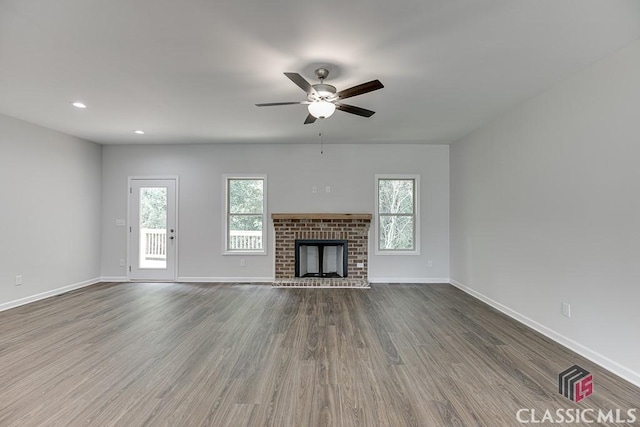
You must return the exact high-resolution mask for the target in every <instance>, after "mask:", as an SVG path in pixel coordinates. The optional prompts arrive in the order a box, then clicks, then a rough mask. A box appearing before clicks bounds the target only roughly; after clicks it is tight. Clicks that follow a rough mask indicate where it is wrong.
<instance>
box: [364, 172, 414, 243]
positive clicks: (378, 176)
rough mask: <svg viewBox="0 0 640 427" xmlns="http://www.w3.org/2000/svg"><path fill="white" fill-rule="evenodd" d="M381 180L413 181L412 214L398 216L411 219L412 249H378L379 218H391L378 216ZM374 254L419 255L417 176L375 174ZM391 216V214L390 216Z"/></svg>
mask: <svg viewBox="0 0 640 427" xmlns="http://www.w3.org/2000/svg"><path fill="white" fill-rule="evenodd" d="M381 180H389V181H393V180H413V214H400V215H398V216H412V217H413V225H414V226H413V248H412V249H382V248H380V217H381V216H391V215H389V214H382V215H381V214H380V181H381ZM374 212H375V221H374V222H375V238H374V240H375V242H374V245H375V254H376V255H420V175H419V174H376V175H375V209H374ZM392 215H393V214H392Z"/></svg>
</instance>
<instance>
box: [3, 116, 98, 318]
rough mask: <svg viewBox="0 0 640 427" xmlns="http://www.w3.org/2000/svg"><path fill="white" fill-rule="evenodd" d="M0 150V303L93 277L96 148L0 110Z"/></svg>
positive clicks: (6, 304) (95, 275) (95, 258)
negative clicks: (20, 281)
mask: <svg viewBox="0 0 640 427" xmlns="http://www.w3.org/2000/svg"><path fill="white" fill-rule="evenodd" d="M0 153H1V155H0V182H2V185H1V186H0V200H2V209H0V224H2V231H1V234H2V245H0V309H2V308H8V307H11V306H13V305H16V304H19V303H23V302H28V301H31V300H33V299H37V298H39V297H43V296H48V295H50V294H52V293H56V290H60V289H61V288H65V289H69V288H72V287H74V286H79V285H82V284H86V283H90V282H93V281H97V280H98V278H99V277H100V223H101V221H100V216H101V167H102V162H101V148H100V146H99V145H96V144H93V143H91V142H87V141H84V140H81V139H78V138H74V137H71V136H68V135H65V134H62V133H59V132H55V131H52V130H49V129H45V128H42V127H39V126H35V125H32V124H29V123H27V122H23V121H20V120H17V119H13V118H9V117H6V116H1V115H0ZM17 275H22V276H23V284H22V285H21V286H15V285H14V284H15V277H16V276H17Z"/></svg>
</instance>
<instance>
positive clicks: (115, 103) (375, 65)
mask: <svg viewBox="0 0 640 427" xmlns="http://www.w3.org/2000/svg"><path fill="white" fill-rule="evenodd" d="M638 38H640V1H638V0H395V1H389V0H324V1H318V0H271V1H261V0H215V1H213V0H180V1H176V0H109V1H104V0H56V1H51V0H0V113H2V114H6V115H9V116H13V117H17V118H20V119H23V120H26V121H29V122H32V123H36V124H39V125H42V126H46V127H49V128H52V129H56V130H60V131H62V132H66V133H68V134H71V135H76V136H79V137H82V138H85V139H88V140H91V141H95V142H98V143H104V144H120V143H207V142H292V143H308V142H317V140H318V132H319V131H320V130H322V131H323V134H324V138H325V142H387V141H398V142H419V143H449V142H453V141H455V140H457V139H459V138H461V137H463V136H464V135H466V134H468V133H469V132H471V131H473V130H474V129H477V128H478V127H480V126H482V125H484V124H486V123H487V122H489V121H491V120H493V119H494V118H496V117H498V116H500V115H502V114H504V113H505V112H506V111H508V110H509V109H510V108H512V107H514V106H516V105H518V104H520V103H522V102H524V101H525V100H527V99H528V98H530V97H532V96H534V95H535V94H537V93H539V92H540V91H542V90H545V89H547V88H549V87H550V86H552V85H554V84H555V83H557V82H559V81H560V80H562V79H564V78H567V77H568V76H570V75H571V74H573V73H575V72H577V71H579V70H581V69H583V68H585V67H586V66H588V65H589V64H591V63H593V62H595V61H598V60H600V59H602V58H603V57H605V56H607V55H609V54H611V53H613V52H614V51H616V50H618V49H620V48H622V47H624V46H626V45H628V44H630V43H631V42H632V41H633V40H635V39H638ZM318 64H329V65H330V67H329V68H330V69H331V71H332V74H331V75H330V76H329V79H328V80H327V81H326V82H327V83H331V84H333V85H335V86H336V87H337V88H338V90H341V89H344V88H347V87H350V86H353V85H356V84H359V83H362V82H365V81H369V80H373V79H379V80H381V81H382V83H383V84H384V85H385V88H384V89H382V90H379V91H376V92H371V93H368V94H364V95H361V96H358V97H354V98H351V99H349V100H348V101H349V102H348V103H349V104H353V105H357V106H361V107H364V108H368V109H371V110H374V111H376V114H375V115H374V116H373V117H371V118H368V119H367V118H362V117H359V116H354V115H351V114H347V113H344V112H340V111H337V112H336V113H335V114H334V115H333V116H332V117H330V118H329V119H326V120H323V121H318V122H316V123H315V124H312V125H303V121H304V119H305V117H306V115H307V112H306V108H305V106H301V105H293V106H284V107H267V108H258V107H256V106H255V105H254V104H255V103H261V102H279V101H301V100H304V99H305V93H304V92H303V91H302V90H300V88H298V87H297V86H296V85H294V84H293V83H292V82H291V81H290V80H289V79H287V78H286V77H285V76H284V75H283V74H282V73H283V72H285V71H292V72H299V73H301V74H302V75H303V76H305V78H307V79H308V80H310V81H311V80H312V79H313V70H314V69H315V68H316V67H315V66H316V65H318ZM311 82H312V83H316V81H311ZM75 100H81V101H83V102H85V103H86V104H87V105H88V106H89V108H87V109H86V110H78V109H75V108H73V107H71V106H70V104H69V103H70V102H71V101H75ZM134 129H143V130H144V131H146V134H145V135H142V136H138V135H134V134H133V130H134Z"/></svg>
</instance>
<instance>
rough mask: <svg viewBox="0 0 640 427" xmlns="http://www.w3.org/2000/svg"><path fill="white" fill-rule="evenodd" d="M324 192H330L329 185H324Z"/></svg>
mask: <svg viewBox="0 0 640 427" xmlns="http://www.w3.org/2000/svg"><path fill="white" fill-rule="evenodd" d="M324 192H325V193H331V186H330V185H327V186H326V187H324Z"/></svg>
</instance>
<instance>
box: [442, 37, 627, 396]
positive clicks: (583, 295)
mask: <svg viewBox="0 0 640 427" xmlns="http://www.w3.org/2000/svg"><path fill="white" fill-rule="evenodd" d="M639 106H640V42H636V43H635V44H633V45H632V46H630V47H629V48H627V49H625V50H623V51H620V52H618V53H617V54H615V55H613V56H612V57H609V58H608V59H606V60H603V61H601V62H599V63H597V64H595V65H593V66H592V67H590V68H589V69H587V70H585V71H583V72H581V73H579V74H578V75H575V76H573V77H572V78H570V79H568V80H566V81H564V82H562V83H561V84H559V85H557V86H556V87H553V88H552V89H550V90H548V91H547V92H545V93H543V94H541V95H539V96H538V97H536V98H534V99H532V100H530V102H527V103H526V104H524V105H522V106H521V107H520V108H517V109H516V110H514V111H512V112H510V113H509V114H507V115H506V116H504V117H502V118H500V119H499V120H497V121H495V122H494V123H492V124H490V125H488V126H486V127H485V128H483V129H481V130H479V131H476V132H475V133H473V134H471V135H470V136H468V137H467V138H465V139H463V140H462V141H459V142H456V143H455V144H454V145H453V146H452V148H451V278H452V279H453V280H454V281H455V282H456V283H458V284H461V285H463V286H464V287H466V289H467V290H468V291H470V292H471V293H474V294H476V295H477V296H479V297H481V298H486V299H490V300H492V301H493V303H494V304H496V305H501V308H502V309H503V310H505V311H507V312H510V314H512V315H515V316H516V317H518V316H522V317H520V318H521V320H523V321H525V322H528V323H529V324H530V325H533V326H535V327H536V328H538V329H539V330H541V331H544V332H545V333H546V334H548V335H550V336H552V337H554V338H555V339H557V340H560V341H562V342H564V343H565V344H567V345H568V346H569V347H572V348H574V349H576V350H578V351H579V352H581V353H583V354H584V355H586V356H588V357H589V358H591V359H592V360H594V361H597V362H599V363H601V364H603V365H604V366H606V367H608V368H609V369H611V370H613V371H615V372H617V373H619V374H621V375H623V376H625V377H626V378H628V379H630V380H632V381H633V382H635V383H636V384H638V385H640V333H639V332H638V325H640V310H639V309H638V303H639V302H640V166H639V164H638V162H639V161H640V107H639ZM561 302H568V303H570V304H571V318H570V319H568V318H566V317H563V316H562V315H561Z"/></svg>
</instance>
